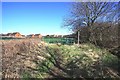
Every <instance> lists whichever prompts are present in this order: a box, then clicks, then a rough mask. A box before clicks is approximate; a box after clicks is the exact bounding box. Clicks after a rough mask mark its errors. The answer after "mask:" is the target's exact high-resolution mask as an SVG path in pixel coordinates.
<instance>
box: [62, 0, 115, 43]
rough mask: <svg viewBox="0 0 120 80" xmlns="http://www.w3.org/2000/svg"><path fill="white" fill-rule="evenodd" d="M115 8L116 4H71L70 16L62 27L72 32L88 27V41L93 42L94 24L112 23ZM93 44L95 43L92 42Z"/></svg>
mask: <svg viewBox="0 0 120 80" xmlns="http://www.w3.org/2000/svg"><path fill="white" fill-rule="evenodd" d="M115 6H116V3H113V2H77V3H73V7H72V11H71V16H70V17H69V18H67V19H66V20H65V23H64V26H70V27H71V28H72V29H73V30H75V29H77V30H78V29H80V28H79V27H80V26H87V27H89V31H90V37H89V40H90V41H92V42H93V41H94V35H93V31H94V28H95V27H94V23H96V22H104V21H112V20H113V17H114V16H115V14H114V13H115ZM83 23H86V25H85V24H83ZM94 43H96V42H95V41H94Z"/></svg>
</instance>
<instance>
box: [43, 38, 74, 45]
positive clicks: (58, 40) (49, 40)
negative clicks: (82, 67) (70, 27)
mask: <svg viewBox="0 0 120 80" xmlns="http://www.w3.org/2000/svg"><path fill="white" fill-rule="evenodd" d="M42 40H43V41H45V42H47V43H61V44H73V43H74V42H75V40H74V39H73V38H43V39H42Z"/></svg>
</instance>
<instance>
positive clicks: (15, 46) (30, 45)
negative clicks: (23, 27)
mask: <svg viewBox="0 0 120 80" xmlns="http://www.w3.org/2000/svg"><path fill="white" fill-rule="evenodd" d="M0 42H1V43H2V71H3V72H2V73H3V77H4V78H7V77H9V78H13V77H18V78H19V77H20V75H21V74H22V72H24V71H25V70H26V69H27V68H28V67H31V68H35V67H36V65H35V64H34V62H33V61H34V60H35V59H38V58H37V57H36V55H38V54H37V53H36V52H35V50H36V49H37V48H38V44H39V45H40V42H41V41H40V40H39V39H20V40H1V41H0ZM41 46H42V43H41ZM39 47H40V46H39Z"/></svg>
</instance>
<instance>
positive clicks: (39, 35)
mask: <svg viewBox="0 0 120 80" xmlns="http://www.w3.org/2000/svg"><path fill="white" fill-rule="evenodd" d="M34 37H35V38H42V35H41V34H35V35H34Z"/></svg>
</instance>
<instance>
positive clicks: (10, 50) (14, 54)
mask: <svg viewBox="0 0 120 80" xmlns="http://www.w3.org/2000/svg"><path fill="white" fill-rule="evenodd" d="M2 61H3V65H2V73H3V78H13V77H17V78H21V77H23V79H25V80H26V78H27V80H29V79H30V78H40V79H42V78H51V77H52V78H55V77H56V78H60V77H61V78H120V76H119V75H120V74H119V71H118V69H119V68H120V66H119V62H120V60H119V58H117V57H116V56H114V55H112V54H110V53H109V52H108V51H107V50H106V49H100V48H99V47H96V46H94V45H92V44H90V43H86V44H80V45H79V46H78V45H62V44H61V45H57V44H49V43H47V44H45V45H43V44H42V43H41V41H40V40H39V39H38V40H36V39H23V40H2Z"/></svg>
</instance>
